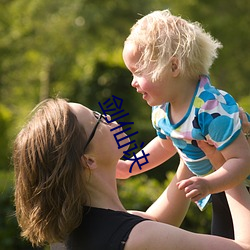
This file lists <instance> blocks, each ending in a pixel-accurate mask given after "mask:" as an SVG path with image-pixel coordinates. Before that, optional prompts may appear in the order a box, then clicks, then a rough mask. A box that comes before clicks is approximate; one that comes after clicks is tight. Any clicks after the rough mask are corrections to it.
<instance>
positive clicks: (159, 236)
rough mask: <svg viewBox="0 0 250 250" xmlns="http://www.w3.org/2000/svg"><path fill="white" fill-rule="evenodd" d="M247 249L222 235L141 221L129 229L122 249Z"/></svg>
mask: <svg viewBox="0 0 250 250" xmlns="http://www.w3.org/2000/svg"><path fill="white" fill-rule="evenodd" d="M151 249H153V250H183V249H187V250H189V249H192V250H200V249H202V250H211V249H230V250H240V249H241V250H243V249H249V248H248V246H246V245H244V244H243V243H242V244H241V243H237V242H236V241H233V240H229V239H226V238H222V237H217V236H212V235H205V234H196V233H192V232H189V231H185V230H183V229H180V228H177V227H174V226H170V225H168V224H164V223H159V222H154V221H143V222H141V223H139V224H137V225H136V226H135V227H134V228H133V229H132V231H131V233H130V235H129V238H128V240H127V242H126V244H125V248H124V250H151Z"/></svg>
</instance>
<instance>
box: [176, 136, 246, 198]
mask: <svg viewBox="0 0 250 250" xmlns="http://www.w3.org/2000/svg"><path fill="white" fill-rule="evenodd" d="M221 155H222V156H223V157H224V159H225V162H224V164H223V165H222V166H221V167H220V168H219V169H218V170H217V171H215V172H213V173H212V174H209V175H207V176H204V177H191V178H190V179H187V180H183V181H181V182H179V183H178V187H179V188H180V189H184V190H185V193H186V196H187V197H188V198H191V199H192V200H193V201H197V200H199V199H201V198H203V197H205V196H206V195H208V194H213V193H218V192H221V191H224V190H227V189H229V188H232V187H234V186H236V185H238V184H240V183H242V182H243V181H244V180H245V179H246V178H247V176H248V175H249V174H250V164H249V162H250V148H249V145H248V143H247V141H246V139H245V137H244V134H243V133H241V134H240V135H239V136H238V138H236V139H235V141H234V142H233V143H232V144H231V145H229V146H228V147H226V148H225V149H224V150H222V151H221ZM218 156H219V154H218ZM216 161H217V160H216ZM217 162H220V163H223V160H222V158H221V157H220V159H219V160H218V161H217ZM215 167H216V166H215ZM217 167H218V166H217Z"/></svg>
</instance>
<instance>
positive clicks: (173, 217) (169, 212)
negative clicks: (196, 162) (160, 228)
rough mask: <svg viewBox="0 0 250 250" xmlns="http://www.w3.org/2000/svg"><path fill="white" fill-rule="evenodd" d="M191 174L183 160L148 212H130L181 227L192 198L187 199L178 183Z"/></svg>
mask: <svg viewBox="0 0 250 250" xmlns="http://www.w3.org/2000/svg"><path fill="white" fill-rule="evenodd" d="M191 176H193V174H192V173H191V172H190V171H189V170H188V168H187V167H186V165H185V164H184V163H183V161H182V160H181V161H180V164H179V167H178V169H177V171H176V174H175V176H174V177H173V179H172V180H171V182H170V184H169V185H168V187H167V188H166V189H165V191H164V192H163V193H162V194H161V196H160V197H159V198H158V199H157V200H156V201H155V202H154V203H153V204H152V205H151V206H150V207H149V208H148V209H147V211H146V212H141V211H134V210H130V211H128V212H129V213H132V214H135V215H139V216H141V217H143V218H147V219H151V220H155V221H158V222H163V223H167V224H170V225H173V226H177V227H179V226H180V225H181V223H182V221H183V219H184V217H185V215H186V213H187V210H188V208H189V204H190V199H187V198H186V196H185V193H184V192H183V191H180V190H179V189H178V188H177V185H176V183H177V182H178V181H180V180H182V179H186V178H189V177H191Z"/></svg>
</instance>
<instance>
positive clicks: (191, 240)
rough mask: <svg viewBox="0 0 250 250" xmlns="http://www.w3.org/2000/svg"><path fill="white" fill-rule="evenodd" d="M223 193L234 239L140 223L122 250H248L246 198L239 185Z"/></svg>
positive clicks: (249, 213) (249, 214) (249, 208)
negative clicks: (233, 228)
mask: <svg viewBox="0 0 250 250" xmlns="http://www.w3.org/2000/svg"><path fill="white" fill-rule="evenodd" d="M226 193H227V197H228V203H229V207H230V209H231V213H232V217H233V223H234V225H235V240H230V239H226V238H222V237H218V236H212V235H203V234H196V233H191V232H188V231H185V230H182V229H179V228H176V227H173V226H171V225H167V224H164V223H159V222H154V221H144V222H141V223H139V224H137V225H136V226H135V227H134V228H133V230H132V231H131V233H130V235H129V238H128V241H127V243H126V245H125V250H144V249H154V250H167V249H169V250H173V249H175V250H183V249H187V250H189V249H190V250H191V249H192V250H196V249H197V250H200V249H203V250H210V249H214V250H216V249H218V250H220V249H230V250H243V249H244V250H249V249H250V237H249V230H248V229H249V225H250V196H249V195H247V190H246V188H245V187H244V186H242V185H241V186H237V187H235V188H233V189H231V190H228V191H226Z"/></svg>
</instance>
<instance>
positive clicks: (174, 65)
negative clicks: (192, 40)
mask: <svg viewBox="0 0 250 250" xmlns="http://www.w3.org/2000/svg"><path fill="white" fill-rule="evenodd" d="M170 63H171V70H172V73H173V76H174V77H176V76H178V75H179V74H180V68H179V60H178V58H176V57H173V58H172V59H171V62H170Z"/></svg>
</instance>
